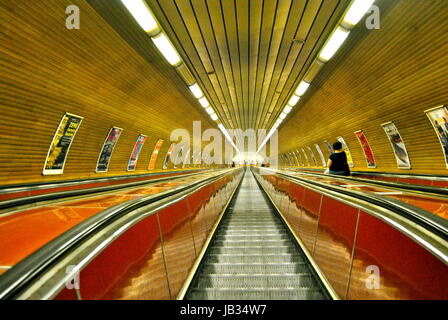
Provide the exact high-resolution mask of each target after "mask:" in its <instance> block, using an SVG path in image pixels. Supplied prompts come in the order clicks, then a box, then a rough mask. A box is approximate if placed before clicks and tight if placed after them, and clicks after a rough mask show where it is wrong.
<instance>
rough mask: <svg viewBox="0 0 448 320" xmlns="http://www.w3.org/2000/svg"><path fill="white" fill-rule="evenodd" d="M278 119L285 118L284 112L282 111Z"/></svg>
mask: <svg viewBox="0 0 448 320" xmlns="http://www.w3.org/2000/svg"><path fill="white" fill-rule="evenodd" d="M279 118H280V119H282V120H283V119H285V118H286V113H284V112H282V113H281V114H280V116H279Z"/></svg>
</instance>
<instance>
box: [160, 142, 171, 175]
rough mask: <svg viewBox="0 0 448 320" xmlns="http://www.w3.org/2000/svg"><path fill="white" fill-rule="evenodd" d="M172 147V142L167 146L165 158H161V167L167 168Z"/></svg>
mask: <svg viewBox="0 0 448 320" xmlns="http://www.w3.org/2000/svg"><path fill="white" fill-rule="evenodd" d="M173 148H174V143H171V145H170V147H169V148H168V151H167V152H166V155H165V160H163V166H162V169H168V162H169V161H170V158H171V152H172V151H173Z"/></svg>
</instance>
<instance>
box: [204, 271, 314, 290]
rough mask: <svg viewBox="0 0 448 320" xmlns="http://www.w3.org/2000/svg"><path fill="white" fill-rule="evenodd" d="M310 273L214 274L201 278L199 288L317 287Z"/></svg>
mask: <svg viewBox="0 0 448 320" xmlns="http://www.w3.org/2000/svg"><path fill="white" fill-rule="evenodd" d="M315 287H316V283H315V281H314V280H313V279H312V277H311V276H310V274H309V273H298V274H282V275H277V274H272V275H271V274H238V275H235V274H212V275H204V276H201V277H200V278H199V281H198V285H197V288H226V289H231V288H247V289H260V288H268V289H297V288H315Z"/></svg>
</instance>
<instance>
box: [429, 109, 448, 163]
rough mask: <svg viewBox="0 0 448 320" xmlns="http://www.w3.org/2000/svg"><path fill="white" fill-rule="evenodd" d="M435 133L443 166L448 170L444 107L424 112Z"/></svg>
mask: <svg viewBox="0 0 448 320" xmlns="http://www.w3.org/2000/svg"><path fill="white" fill-rule="evenodd" d="M425 113H426V115H427V116H428V118H429V121H431V124H432V127H433V128H434V130H435V131H436V134H437V137H438V138H439V142H440V146H441V147H442V152H443V156H444V158H445V166H446V168H447V169H448V109H447V107H446V106H438V107H435V108H432V109H429V110H426V111H425Z"/></svg>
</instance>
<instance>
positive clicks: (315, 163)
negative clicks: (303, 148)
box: [307, 146, 317, 167]
mask: <svg viewBox="0 0 448 320" xmlns="http://www.w3.org/2000/svg"><path fill="white" fill-rule="evenodd" d="M307 148H308V151H309V152H310V153H311V158H312V159H313V162H314V166H315V167H317V160H316V157H315V156H314V152H313V149H311V147H310V146H308V147H307Z"/></svg>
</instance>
